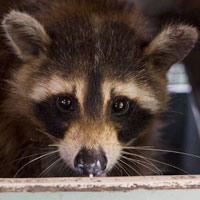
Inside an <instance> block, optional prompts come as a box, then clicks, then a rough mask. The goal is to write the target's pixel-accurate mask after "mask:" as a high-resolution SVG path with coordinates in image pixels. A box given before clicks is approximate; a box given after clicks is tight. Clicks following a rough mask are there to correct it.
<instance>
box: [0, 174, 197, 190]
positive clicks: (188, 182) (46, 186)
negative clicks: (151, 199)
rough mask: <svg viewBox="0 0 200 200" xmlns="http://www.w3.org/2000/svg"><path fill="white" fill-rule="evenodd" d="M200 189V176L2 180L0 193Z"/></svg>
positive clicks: (0, 181) (0, 180)
mask: <svg viewBox="0 0 200 200" xmlns="http://www.w3.org/2000/svg"><path fill="white" fill-rule="evenodd" d="M136 189H146V190H173V189H200V175H198V176H143V177H94V178H92V179H91V178H89V177H83V178H80V177H77V178H36V179H0V192H4V193H6V192H67V191H70V192H71V191H80V192H87V191H90V192H91V191H93V192H95V191H99V192H102V191H124V192H126V191H131V190H136Z"/></svg>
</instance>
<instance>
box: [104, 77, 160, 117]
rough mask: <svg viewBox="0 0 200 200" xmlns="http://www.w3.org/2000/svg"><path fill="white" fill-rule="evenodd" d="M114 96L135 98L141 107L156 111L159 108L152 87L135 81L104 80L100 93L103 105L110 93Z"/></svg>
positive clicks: (109, 97)
mask: <svg viewBox="0 0 200 200" xmlns="http://www.w3.org/2000/svg"><path fill="white" fill-rule="evenodd" d="M112 93H113V94H114V95H115V96H126V97H128V98H129V99H133V100H137V102H138V103H139V105H140V106H141V107H142V108H145V109H148V110H150V111H151V112H152V113H156V112H157V111H158V110H159V109H160V102H159V100H158V99H157V98H156V96H155V94H154V93H153V91H152V89H151V88H150V87H148V86H147V85H139V84H137V83H136V81H134V80H131V81H129V82H121V81H105V82H104V83H103V85H102V94H103V99H104V107H106V104H107V102H108V101H109V100H110V99H111V94H112Z"/></svg>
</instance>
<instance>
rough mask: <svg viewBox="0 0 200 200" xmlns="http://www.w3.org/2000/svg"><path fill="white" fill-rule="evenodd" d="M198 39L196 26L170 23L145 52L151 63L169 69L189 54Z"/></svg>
mask: <svg viewBox="0 0 200 200" xmlns="http://www.w3.org/2000/svg"><path fill="white" fill-rule="evenodd" d="M197 39H198V31H197V29H196V28H194V27H192V26H188V25H182V24H181V25H180V24H179V25H169V26H168V27H165V28H164V29H163V30H162V31H161V32H160V33H159V34H158V35H157V36H156V37H155V38H154V39H153V40H152V41H151V42H150V44H149V45H148V46H147V47H146V49H145V52H144V54H145V56H146V57H147V60H148V61H150V62H151V64H153V65H154V66H157V67H159V69H161V67H162V69H163V68H164V69H165V70H168V69H169V68H170V67H171V66H172V65H173V64H174V63H176V62H179V61H181V60H183V59H184V58H185V56H187V55H188V54H189V52H190V51H191V49H192V48H193V47H194V45H195V43H196V41H197Z"/></svg>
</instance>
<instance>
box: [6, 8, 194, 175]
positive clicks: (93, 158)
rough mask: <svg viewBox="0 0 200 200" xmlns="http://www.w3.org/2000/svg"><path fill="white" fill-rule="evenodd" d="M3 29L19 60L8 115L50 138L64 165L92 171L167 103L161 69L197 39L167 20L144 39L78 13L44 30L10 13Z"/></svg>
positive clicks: (109, 162) (115, 155) (113, 159)
mask: <svg viewBox="0 0 200 200" xmlns="http://www.w3.org/2000/svg"><path fill="white" fill-rule="evenodd" d="M3 27H4V29H5V32H6V35H7V38H8V39H9V41H10V45H11V46H12V48H13V49H14V50H15V52H16V54H17V55H18V56H19V57H20V58H21V59H22V60H23V62H24V64H23V65H22V66H20V67H19V69H18V70H17V71H16V72H15V73H14V74H13V84H12V90H11V94H10V100H9V101H11V102H12V103H13V102H15V103H14V104H13V105H15V111H14V112H17V113H20V114H21V115H23V116H26V117H27V118H29V119H30V120H31V121H32V122H33V124H34V126H35V127H39V128H40V129H42V130H44V131H45V132H47V133H48V134H49V135H51V136H52V137H54V138H56V140H54V142H55V143H56V145H58V149H59V154H60V157H61V158H62V159H63V160H64V161H65V163H66V165H68V166H70V167H71V168H72V169H74V170H75V171H76V172H77V173H78V174H81V175H90V174H93V175H96V176H98V175H101V174H104V173H107V172H109V171H110V170H111V169H112V168H113V166H115V165H116V163H117V162H118V159H120V156H121V154H122V150H123V148H124V147H125V146H128V145H134V142H135V141H137V139H138V138H140V137H141V136H142V135H143V134H147V133H148V127H151V125H152V123H153V121H154V119H155V118H156V117H157V116H158V114H159V113H160V112H161V111H162V110H163V109H164V107H165V104H166V101H167V98H166V78H165V74H166V72H167V70H168V68H169V67H170V66H171V65H172V64H174V63H175V62H177V61H180V60H182V59H183V58H184V57H185V56H186V55H187V54H188V53H189V52H190V50H191V49H192V48H193V46H194V44H195V42H196V40H197V37H198V34H197V30H196V29H195V28H193V27H191V26H187V25H171V26H168V27H166V28H164V29H163V30H162V31H161V33H159V34H158V35H157V36H156V37H155V38H153V39H152V40H151V41H144V40H143V39H142V38H141V37H140V35H138V34H137V33H136V29H137V27H135V29H134V28H131V27H129V26H128V25H125V24H124V23H122V22H120V21H116V20H112V19H103V20H101V19H99V23H98V25H97V24H95V22H94V21H93V19H92V18H89V17H83V16H81V17H79V16H74V17H68V18H66V19H65V21H63V22H61V23H58V24H55V26H54V27H46V28H44V27H43V26H42V25H41V24H40V23H39V22H38V21H37V20H36V19H34V18H32V17H31V16H29V15H28V14H25V13H21V12H16V11H12V12H11V13H10V14H8V15H7V16H6V17H5V18H4V21H3Z"/></svg>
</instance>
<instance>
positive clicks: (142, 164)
mask: <svg viewBox="0 0 200 200" xmlns="http://www.w3.org/2000/svg"><path fill="white" fill-rule="evenodd" d="M122 158H124V159H126V160H128V161H130V162H131V163H133V164H134V163H136V164H138V165H141V166H143V167H144V168H147V169H149V170H150V171H152V172H154V173H155V174H157V175H162V172H161V170H159V169H158V168H157V167H156V166H155V165H154V166H155V167H154V166H153V167H154V168H155V170H154V169H153V168H151V167H150V166H152V165H150V164H149V163H148V162H145V161H142V160H136V159H133V158H128V157H126V156H122Z"/></svg>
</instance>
